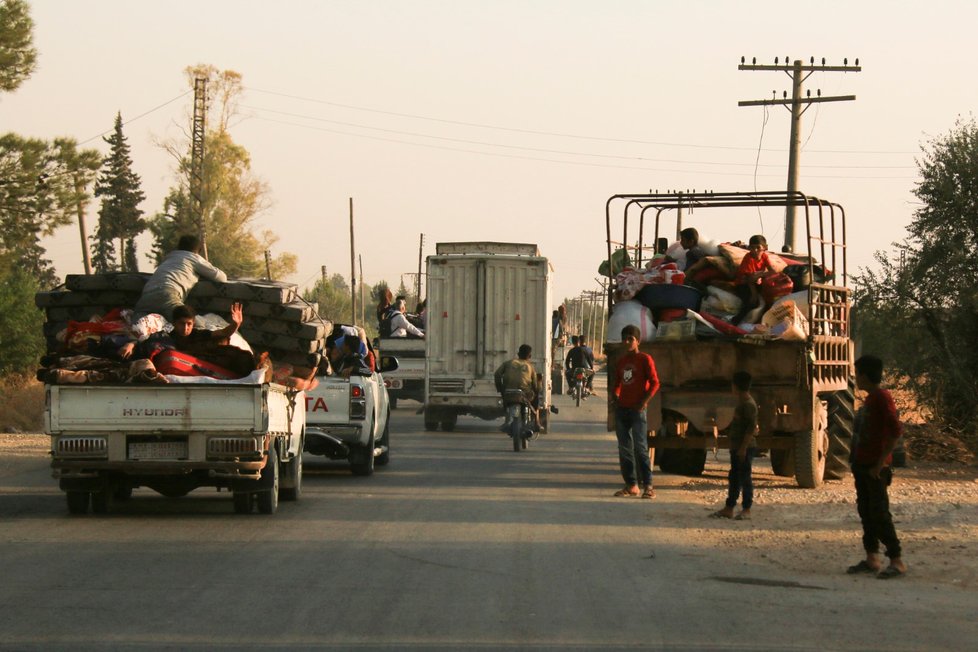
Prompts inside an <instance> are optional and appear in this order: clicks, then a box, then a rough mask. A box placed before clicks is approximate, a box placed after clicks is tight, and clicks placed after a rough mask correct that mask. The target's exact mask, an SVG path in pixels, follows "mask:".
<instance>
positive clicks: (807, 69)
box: [737, 57, 862, 251]
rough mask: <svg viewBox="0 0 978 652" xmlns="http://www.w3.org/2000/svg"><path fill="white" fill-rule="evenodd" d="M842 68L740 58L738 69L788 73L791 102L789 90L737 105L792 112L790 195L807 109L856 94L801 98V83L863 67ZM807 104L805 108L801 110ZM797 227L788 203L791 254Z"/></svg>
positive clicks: (846, 63) (846, 62)
mask: <svg viewBox="0 0 978 652" xmlns="http://www.w3.org/2000/svg"><path fill="white" fill-rule="evenodd" d="M842 63H843V65H841V66H827V65H825V59H824V58H823V59H822V62H821V64H820V65H816V64H815V57H812V58H811V59H810V60H809V64H808V65H803V64H802V62H801V60H800V59H798V60H795V61H794V62H793V63H791V64H789V63H788V57H785V58H784V63H783V64H780V63H778V59H777V57H775V59H774V65H773V66H772V65H765V64H758V63H757V59H756V58H755V59H753V60H752V61H751V63H745V61H744V57H741V58H740V65H739V66H738V67H737V70H775V71H780V72H784V73H786V74H787V75H788V76H789V77H791V99H788V93H787V91H784V92H782V95H781V99H780V100H779V99H777V97H774V98H772V99H770V100H747V101H742V102H738V103H737V106H771V105H775V104H777V105H781V106H783V107H785V108H786V109H788V110H789V111H791V137H790V147H789V149H788V193H789V194H790V193H794V192H798V173H799V163H798V157H799V154H800V153H801V116H802V114H803V113H804V112H805V111H807V110H808V108H809V107H810V106H811V105H812V104H817V103H819V102H848V101H852V100H855V99H856V96H855V95H837V96H834V97H822V91H821V90H819V91H818V93H817V95H816V97H812V92H811V91H808V93H807V94H806V96H805V97H802V89H801V86H802V82H804V81H805V80H806V79H808V78H809V77H810V76H811V74H812V73H813V72H860V71H862V68H861V67H860V66H859V59H856V65H854V66H850V65H849V60H848V59H843V60H842ZM802 105H804V108H802ZM796 227H797V215H796V212H795V206H794V205H792V204H789V205H788V207H787V209H786V213H785V223H784V246H785V247H786V248H787V249H788V250H789V251H794V250H795V232H796V230H797V229H796Z"/></svg>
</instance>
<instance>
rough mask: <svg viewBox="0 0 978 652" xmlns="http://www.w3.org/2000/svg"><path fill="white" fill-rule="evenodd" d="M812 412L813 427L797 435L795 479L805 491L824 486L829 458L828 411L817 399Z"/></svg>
mask: <svg viewBox="0 0 978 652" xmlns="http://www.w3.org/2000/svg"><path fill="white" fill-rule="evenodd" d="M812 411H813V414H812V427H811V428H809V429H808V430H803V431H801V432H797V433H795V479H796V480H797V481H798V486H799V487H802V488H803V489H815V488H817V487H820V486H822V482H823V480H824V479H825V460H826V458H827V457H828V448H829V435H828V423H827V417H828V409H827V408H826V406H825V404H824V403H823V402H822V401H820V400H818V398H816V399H815V405H814V406H813V408H812Z"/></svg>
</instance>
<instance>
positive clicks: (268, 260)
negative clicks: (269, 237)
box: [265, 249, 272, 281]
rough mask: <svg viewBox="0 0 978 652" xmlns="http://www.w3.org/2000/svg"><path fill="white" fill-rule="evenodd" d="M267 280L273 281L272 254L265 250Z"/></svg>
mask: <svg viewBox="0 0 978 652" xmlns="http://www.w3.org/2000/svg"><path fill="white" fill-rule="evenodd" d="M265 278H267V279H268V280H269V281H271V280H272V252H270V251H269V250H268V249H266V250H265Z"/></svg>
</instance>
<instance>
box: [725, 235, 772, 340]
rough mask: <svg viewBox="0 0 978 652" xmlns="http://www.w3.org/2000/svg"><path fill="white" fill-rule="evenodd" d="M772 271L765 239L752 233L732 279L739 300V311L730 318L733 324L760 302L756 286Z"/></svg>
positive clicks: (736, 323)
mask: <svg viewBox="0 0 978 652" xmlns="http://www.w3.org/2000/svg"><path fill="white" fill-rule="evenodd" d="M773 273H774V270H773V269H772V268H771V261H770V260H769V259H768V257H767V239H766V238H765V237H764V236H763V235H752V236H751V238H750V241H749V242H748V251H747V255H746V256H744V260H743V261H741V263H740V268H739V269H737V276H736V277H735V279H734V290H735V291H736V294H737V296H738V297H740V300H741V307H740V311H738V312H737V314H736V315H734V317H733V319H731V320H730V322H731V323H732V324H733V325H734V326H737V325H739V324H740V322H742V321H744V317H746V316H747V313H749V312H750V311H751V310H754V309H755V308H757V307H758V306H759V305H760V304H761V293H760V291H759V290H758V287H757V286H758V285H760V283H761V281H762V280H763V279H764V277H765V276H768V275H769V274H773Z"/></svg>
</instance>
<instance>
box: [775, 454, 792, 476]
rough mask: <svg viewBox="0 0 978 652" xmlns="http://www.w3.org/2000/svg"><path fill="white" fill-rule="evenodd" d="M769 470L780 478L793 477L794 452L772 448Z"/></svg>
mask: <svg viewBox="0 0 978 652" xmlns="http://www.w3.org/2000/svg"><path fill="white" fill-rule="evenodd" d="M771 470H772V471H774V475H778V476H781V477H782V478H793V477H795V451H793V450H786V449H778V448H772V449H771Z"/></svg>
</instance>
